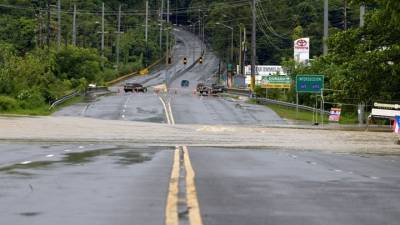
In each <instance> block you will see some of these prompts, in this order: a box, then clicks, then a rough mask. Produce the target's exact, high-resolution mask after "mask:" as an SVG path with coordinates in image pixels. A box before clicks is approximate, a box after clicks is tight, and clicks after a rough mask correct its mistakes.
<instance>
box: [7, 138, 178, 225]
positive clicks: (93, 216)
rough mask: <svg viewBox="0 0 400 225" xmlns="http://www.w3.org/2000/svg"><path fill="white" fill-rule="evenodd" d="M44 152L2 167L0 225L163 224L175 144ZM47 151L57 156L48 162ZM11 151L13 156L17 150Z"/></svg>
mask: <svg viewBox="0 0 400 225" xmlns="http://www.w3.org/2000/svg"><path fill="white" fill-rule="evenodd" d="M8 146H9V148H10V149H12V148H14V149H15V148H16V146H13V145H12V144H11V145H8ZM2 147H5V148H2V150H1V151H2V152H8V151H7V149H6V146H2ZM24 147H25V148H28V146H23V145H18V148H19V149H21V150H22V149H24ZM29 147H32V146H31V145H30V146H29ZM37 147H38V149H42V150H43V148H40V146H37ZM45 150H46V152H43V153H42V155H43V157H38V155H34V156H33V157H32V160H31V161H29V162H28V161H23V162H27V163H23V162H22V161H21V162H20V163H14V164H6V163H4V164H1V165H0V199H1V204H0V218H1V224H2V225H11V224H13V225H15V224H82V225H83V224H128V221H138V224H143V223H141V222H139V221H146V222H145V224H162V223H163V216H162V215H163V213H164V210H165V206H164V201H165V196H166V192H167V190H166V187H167V185H168V182H169V179H168V178H169V177H168V174H169V171H170V168H171V166H170V163H169V162H170V161H171V160H172V159H171V154H170V153H171V152H172V151H173V148H168V147H146V146H142V147H141V146H105V147H104V146H94V145H93V146H84V145H76V146H73V145H54V146H47V147H46V148H45ZM65 150H68V151H65ZM22 151H23V150H22ZM48 152H52V153H53V154H54V157H47V160H46V156H48V154H47V153H48ZM7 154H8V155H9V156H10V158H12V159H13V160H15V159H16V158H18V157H17V156H14V157H12V156H13V154H17V155H18V154H19V152H18V151H15V150H12V152H8V153H7ZM46 154H47V155H46ZM4 161H5V159H4V158H3V162H4ZM133 202H134V204H132V203H133ZM154 215H158V216H154Z"/></svg>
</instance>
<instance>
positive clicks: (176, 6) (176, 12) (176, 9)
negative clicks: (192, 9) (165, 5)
mask: <svg viewBox="0 0 400 225" xmlns="http://www.w3.org/2000/svg"><path fill="white" fill-rule="evenodd" d="M175 24H176V25H177V26H178V0H175Z"/></svg>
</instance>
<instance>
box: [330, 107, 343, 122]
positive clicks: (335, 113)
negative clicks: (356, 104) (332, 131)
mask: <svg viewBox="0 0 400 225" xmlns="http://www.w3.org/2000/svg"><path fill="white" fill-rule="evenodd" d="M341 112H342V109H341V108H331V111H330V113H329V121H332V122H339V120H340V114H341Z"/></svg>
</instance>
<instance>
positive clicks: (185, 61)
mask: <svg viewBox="0 0 400 225" xmlns="http://www.w3.org/2000/svg"><path fill="white" fill-rule="evenodd" d="M183 64H185V65H186V64H187V58H186V57H185V58H183Z"/></svg>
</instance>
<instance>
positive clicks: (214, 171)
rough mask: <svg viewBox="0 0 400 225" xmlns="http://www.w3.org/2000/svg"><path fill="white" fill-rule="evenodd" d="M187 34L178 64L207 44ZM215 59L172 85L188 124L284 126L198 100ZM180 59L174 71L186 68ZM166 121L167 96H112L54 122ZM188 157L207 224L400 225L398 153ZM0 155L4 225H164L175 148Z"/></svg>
mask: <svg viewBox="0 0 400 225" xmlns="http://www.w3.org/2000/svg"><path fill="white" fill-rule="evenodd" d="M176 32H177V36H178V37H179V40H181V41H178V43H177V46H176V47H175V51H174V54H175V55H176V58H177V59H182V58H183V57H184V56H187V55H189V56H190V53H191V52H192V50H191V49H190V46H193V45H197V46H200V45H199V43H198V41H197V40H196V39H194V38H193V37H192V36H191V35H190V34H187V33H184V32H179V31H176ZM195 54H196V55H199V54H200V51H199V50H196V51H195ZM188 59H189V60H191V57H188ZM204 59H205V63H204V64H202V65H196V66H195V67H194V68H193V69H192V70H190V71H188V72H187V73H185V74H183V75H182V76H180V77H179V78H178V77H176V79H174V80H173V82H171V83H170V87H171V90H173V91H172V92H171V95H170V96H169V98H170V99H171V105H172V112H173V115H174V118H175V121H176V123H177V124H179V123H185V124H213V125H216V124H235V125H237V124H242V125H248V124H250V125H271V124H282V123H285V121H284V120H282V119H280V118H279V117H278V116H277V115H276V114H275V113H274V112H272V111H271V110H270V109H268V108H265V107H263V106H256V105H251V104H248V103H246V102H245V100H240V99H239V100H236V99H229V98H220V97H212V96H209V97H201V96H197V95H195V94H193V89H194V88H195V86H196V84H197V83H198V82H207V80H212V79H213V78H212V75H213V74H214V72H215V71H216V68H217V66H218V65H217V64H218V59H217V58H216V57H215V56H214V55H213V54H212V53H211V52H206V55H205V58H204ZM180 61H181V60H176V61H175V63H176V64H175V65H173V66H171V68H169V71H170V72H171V71H178V72H179V71H181V70H183V69H185V65H183V64H182V63H181V62H180ZM170 76H174V74H173V73H171V75H170ZM165 77H166V75H165V72H164V71H162V70H161V71H155V72H154V73H152V74H151V75H149V76H147V77H136V78H133V79H132V81H135V82H142V83H144V84H145V85H147V86H152V85H158V84H161V83H163V82H164V79H165ZM167 77H168V75H167ZM183 79H187V80H189V81H190V87H189V88H181V87H180V81H181V80H183ZM118 86H120V85H117V87H115V89H114V90H117V89H118ZM164 113H165V112H164V110H163V107H162V104H161V101H160V100H159V96H158V95H157V94H155V93H154V92H153V91H152V89H151V88H150V91H149V92H148V93H145V94H142V93H135V94H131V93H129V94H126V93H121V92H120V93H116V94H114V95H110V96H103V97H100V98H98V99H96V100H95V101H90V102H86V103H81V104H77V105H74V106H71V107H67V108H65V109H63V110H61V111H59V112H57V113H56V114H55V116H86V117H94V118H101V119H112V120H127V121H129V120H132V121H146V122H162V123H165V122H166V121H165V116H164ZM110 132H112V131H110ZM299 132H301V131H299ZM277 141H279V140H277ZM294 141H295V140H294ZM316 141H317V140H316ZM149 144H151V143H149ZM189 150H190V152H191V153H190V154H191V155H190V156H191V161H192V163H193V167H194V170H195V172H196V187H197V192H198V197H199V202H200V209H201V215H202V218H203V222H204V224H206V225H225V224H226V225H228V224H229V225H232V224H233V225H236V224H237V225H244V224H246V225H253V224H254V225H263V224H265V225H275V224H276V225H278V224H279V225H285V224H288V225H301V224H305V225H314V224H315V225H317V224H318V225H319V224H324V225H325V224H326V225H342V224H346V225H347V224H348V225H358V224H359V225H369V224H370V225H376V224H387V225H389V224H390V225H392V224H393V225H396V224H399V222H398V221H400V175H399V174H400V157H399V156H373V155H347V154H334V153H332V154H329V153H317V152H309V151H307V149H305V150H304V151H293V150H291V149H236V148H229V149H225V148H209V147H207V148H205V147H190V146H189ZM0 154H1V157H0V224H1V225H3V224H4V225H11V224H12V225H14V224H18V225H19V224H40V225H46V224H82V225H83V224H118V225H119V224H121V225H123V224H138V225H144V224H145V225H152V224H154V225H156V224H158V225H159V224H164V223H165V222H164V216H165V215H164V212H165V204H166V196H167V192H168V184H169V180H170V173H171V167H172V161H173V159H172V158H173V148H171V147H148V146H135V145H125V146H117V145H112V144H99V143H92V144H90V143H80V144H79V143H76V144H62V143H58V144H54V143H53V144H39V143H30V144H26V143H20V144H18V143H1V144H0Z"/></svg>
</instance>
